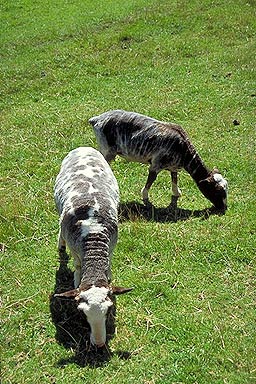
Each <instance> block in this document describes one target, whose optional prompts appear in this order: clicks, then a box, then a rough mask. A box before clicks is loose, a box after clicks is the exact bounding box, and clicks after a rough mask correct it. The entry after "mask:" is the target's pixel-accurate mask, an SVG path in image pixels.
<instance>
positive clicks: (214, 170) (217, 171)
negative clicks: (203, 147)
mask: <svg viewBox="0 0 256 384" xmlns="http://www.w3.org/2000/svg"><path fill="white" fill-rule="evenodd" d="M212 173H220V171H219V170H218V168H217V167H214V168H213V170H212Z"/></svg>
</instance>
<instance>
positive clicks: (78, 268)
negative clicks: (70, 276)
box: [73, 253, 82, 288]
mask: <svg viewBox="0 0 256 384" xmlns="http://www.w3.org/2000/svg"><path fill="white" fill-rule="evenodd" d="M73 257H74V266H75V272H74V287H75V288H78V287H79V284H80V281H81V277H82V267H81V259H80V257H79V256H78V255H77V254H75V253H73Z"/></svg>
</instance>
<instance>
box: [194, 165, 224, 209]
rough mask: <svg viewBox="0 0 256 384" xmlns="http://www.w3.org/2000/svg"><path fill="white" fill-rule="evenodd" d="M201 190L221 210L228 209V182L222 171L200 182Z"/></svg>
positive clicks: (213, 173)
mask: <svg viewBox="0 0 256 384" xmlns="http://www.w3.org/2000/svg"><path fill="white" fill-rule="evenodd" d="M198 187H199V189H200V191H201V192H202V193H203V194H204V196H205V197H206V198H207V199H209V200H210V201H211V203H212V204H213V205H214V206H215V208H217V209H219V210H223V211H224V210H226V209H227V192H228V183H227V181H226V180H225V179H224V178H223V177H222V175H221V174H220V173H217V172H214V171H213V172H212V174H211V175H210V176H209V177H207V178H206V179H204V180H201V181H200V182H199V183H198Z"/></svg>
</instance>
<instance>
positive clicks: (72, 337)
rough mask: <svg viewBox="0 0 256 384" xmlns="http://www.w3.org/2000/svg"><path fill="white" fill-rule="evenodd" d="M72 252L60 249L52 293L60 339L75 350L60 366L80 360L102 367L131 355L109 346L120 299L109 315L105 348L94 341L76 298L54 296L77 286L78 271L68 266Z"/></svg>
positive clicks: (61, 361)
mask: <svg viewBox="0 0 256 384" xmlns="http://www.w3.org/2000/svg"><path fill="white" fill-rule="evenodd" d="M68 260H69V256H68V254H67V253H66V252H61V253H60V267H59V269H58V271H57V272H56V283H55V288H54V292H53V293H52V294H51V296H50V311H51V316H52V321H53V323H54V325H55V327H56V335H55V337H56V340H57V342H58V343H59V344H61V345H63V346H64V347H65V348H67V349H71V350H73V351H74V352H75V353H74V356H72V357H70V358H67V359H61V360H60V361H58V362H57V366H59V367H63V366H65V365H68V364H73V363H75V364H77V365H79V366H81V367H84V366H91V367H100V366H102V365H104V364H105V363H106V362H107V361H109V360H110V359H111V357H112V356H113V355H117V356H118V357H120V358H121V359H125V360H127V359H129V358H130V356H131V354H130V353H129V352H126V351H117V352H115V353H112V352H111V351H110V349H109V347H108V343H109V341H110V340H111V339H112V338H113V336H114V334H115V313H116V302H115V298H114V305H113V306H112V307H110V311H109V312H108V315H107V320H106V330H107V342H106V346H105V347H104V348H96V347H93V346H92V345H91V344H90V326H89V324H88V322H87V320H86V316H85V315H84V314H83V312H81V311H79V310H78V309H77V302H76V300H72V299H67V298H63V297H54V294H55V293H61V292H65V291H68V290H70V289H73V288H74V286H73V280H74V273H73V272H72V271H71V269H70V268H69V267H68Z"/></svg>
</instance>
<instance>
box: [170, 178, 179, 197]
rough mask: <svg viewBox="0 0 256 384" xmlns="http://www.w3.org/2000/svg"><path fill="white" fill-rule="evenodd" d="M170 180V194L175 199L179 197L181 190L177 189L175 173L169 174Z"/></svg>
mask: <svg viewBox="0 0 256 384" xmlns="http://www.w3.org/2000/svg"><path fill="white" fill-rule="evenodd" d="M171 178H172V194H173V196H175V197H177V198H178V197H180V196H181V190H180V189H179V187H178V174H177V172H171Z"/></svg>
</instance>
